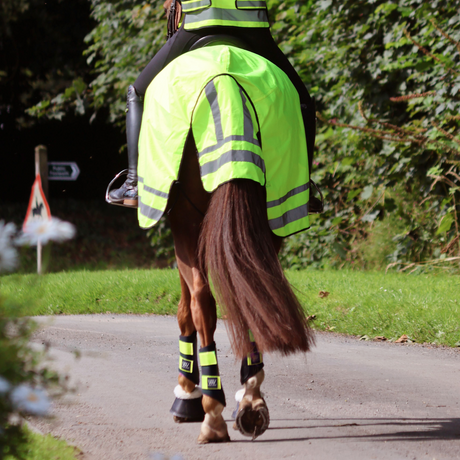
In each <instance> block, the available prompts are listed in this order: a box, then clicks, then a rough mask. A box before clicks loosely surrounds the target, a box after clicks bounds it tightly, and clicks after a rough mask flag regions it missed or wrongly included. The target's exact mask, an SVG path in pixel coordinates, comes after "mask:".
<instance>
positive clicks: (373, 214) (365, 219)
mask: <svg viewBox="0 0 460 460" xmlns="http://www.w3.org/2000/svg"><path fill="white" fill-rule="evenodd" d="M379 214H380V209H377V211H374V212H369V213H367V214H366V215H364V216H363V217H362V218H361V220H362V221H363V222H374V220H375V219H376V218H377V216H378V215H379Z"/></svg>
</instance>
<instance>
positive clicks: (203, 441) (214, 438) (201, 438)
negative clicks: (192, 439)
mask: <svg viewBox="0 0 460 460" xmlns="http://www.w3.org/2000/svg"><path fill="white" fill-rule="evenodd" d="M196 442H197V443H198V444H209V443H211V442H213V443H216V442H230V436H229V435H228V434H227V435H226V436H223V437H220V436H210V437H208V436H207V435H204V434H200V436H198V439H197V440H196Z"/></svg>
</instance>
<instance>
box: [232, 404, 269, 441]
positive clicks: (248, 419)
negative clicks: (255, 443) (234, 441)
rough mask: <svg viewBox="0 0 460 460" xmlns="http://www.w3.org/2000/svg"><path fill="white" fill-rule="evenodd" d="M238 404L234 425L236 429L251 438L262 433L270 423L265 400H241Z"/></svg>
mask: <svg viewBox="0 0 460 460" xmlns="http://www.w3.org/2000/svg"><path fill="white" fill-rule="evenodd" d="M240 406H241V408H240V410H239V411H238V414H237V416H236V420H235V425H234V426H236V428H237V429H238V431H239V432H240V433H241V434H242V435H244V436H249V437H251V438H252V439H253V440H254V439H256V438H258V437H259V436H261V435H262V434H264V433H265V431H266V430H267V428H268V425H270V414H269V412H268V407H267V405H266V403H265V401H264V400H263V399H257V400H255V401H253V402H252V403H251V402H250V401H244V400H243V401H242V404H240Z"/></svg>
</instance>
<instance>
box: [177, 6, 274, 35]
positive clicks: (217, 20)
mask: <svg viewBox="0 0 460 460" xmlns="http://www.w3.org/2000/svg"><path fill="white" fill-rule="evenodd" d="M182 11H183V12H184V13H185V20H184V28H185V29H186V30H194V29H201V28H203V27H214V26H231V27H270V24H269V22H268V15H267V2H266V1H260V0H182Z"/></svg>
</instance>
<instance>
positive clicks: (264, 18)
mask: <svg viewBox="0 0 460 460" xmlns="http://www.w3.org/2000/svg"><path fill="white" fill-rule="evenodd" d="M213 19H214V20H223V21H236V22H241V21H244V22H268V15H267V10H265V9H262V10H227V9H225V8H208V9H206V10H203V11H200V13H199V14H196V15H193V14H187V15H186V17H185V24H194V23H195V22H203V21H210V20H213Z"/></svg>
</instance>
